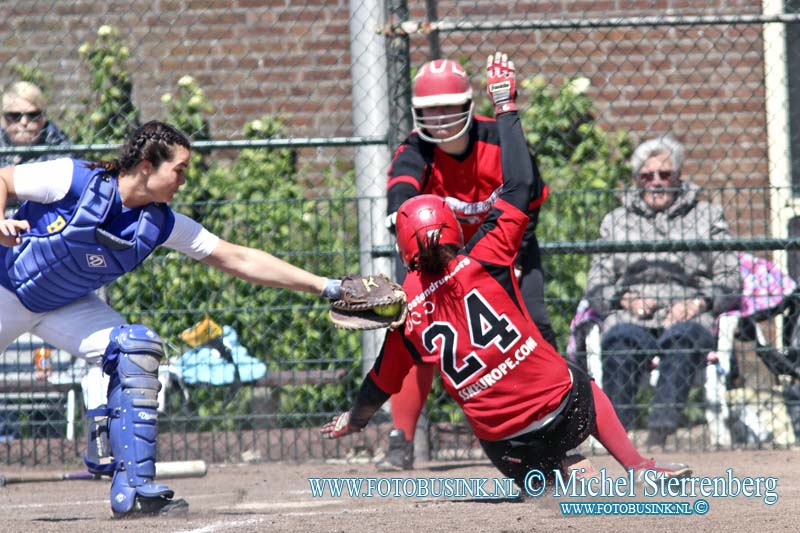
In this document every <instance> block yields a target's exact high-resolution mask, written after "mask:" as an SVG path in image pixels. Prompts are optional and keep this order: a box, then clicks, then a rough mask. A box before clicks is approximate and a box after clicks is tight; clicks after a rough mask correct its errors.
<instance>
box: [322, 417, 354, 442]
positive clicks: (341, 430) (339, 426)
mask: <svg viewBox="0 0 800 533" xmlns="http://www.w3.org/2000/svg"><path fill="white" fill-rule="evenodd" d="M319 431H320V433H322V436H323V437H324V438H326V439H338V438H339V437H344V436H345V435H349V434H351V433H358V432H359V431H361V428H357V427H354V426H351V425H350V411H347V412H345V413H342V414H340V415H337V416H334V417H333V420H331V421H330V422H328V423H327V424H325V425H324V426H322V428H321V429H320V430H319Z"/></svg>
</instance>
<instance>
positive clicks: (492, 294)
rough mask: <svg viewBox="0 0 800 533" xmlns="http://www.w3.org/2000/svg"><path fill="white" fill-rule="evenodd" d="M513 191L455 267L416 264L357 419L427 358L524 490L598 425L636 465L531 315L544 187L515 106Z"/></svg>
mask: <svg viewBox="0 0 800 533" xmlns="http://www.w3.org/2000/svg"><path fill="white" fill-rule="evenodd" d="M497 123H498V125H499V128H498V132H499V138H501V139H502V145H503V148H504V150H503V152H502V156H501V158H502V169H503V189H502V193H501V194H500V196H499V198H497V200H496V201H495V202H494V205H493V206H492V208H491V210H490V212H489V214H488V215H487V216H486V218H485V219H484V220H483V223H482V224H481V225H480V227H479V229H478V230H477V232H475V234H474V235H473V237H472V238H471V239H470V241H469V242H468V243H467V245H466V246H465V247H464V248H463V249H461V250H459V253H458V254H457V255H456V256H455V258H453V259H452V260H451V261H450V262H449V263H448V266H447V268H446V270H445V272H444V273H441V274H433V273H427V272H421V271H418V270H415V271H412V272H410V273H409V274H408V276H407V277H406V280H405V282H404V284H403V289H404V290H405V291H406V296H407V298H408V311H409V312H408V316H407V318H406V323H405V325H404V327H403V328H401V329H398V330H394V331H390V332H389V333H387V335H386V338H385V340H384V344H383V347H382V348H381V353H380V355H379V356H378V358H377V360H376V361H375V364H374V366H373V367H372V369H371V370H370V372H369V374H368V375H367V376H366V377H365V378H364V381H363V383H362V385H361V388H360V390H359V392H358V396H357V398H356V402H355V405H354V406H353V408H352V409H351V410H350V412H349V417H348V418H347V420H348V423H349V425H350V427H352V428H355V429H358V428H363V427H364V426H366V425H367V422H369V419H370V418H371V417H372V415H373V414H374V413H375V412H376V411H377V410H378V409H379V408H380V406H381V405H383V403H384V402H385V401H386V400H387V399H388V398H389V396H390V395H392V394H394V393H396V392H398V391H399V390H400V388H401V386H402V384H403V379H404V377H405V376H406V374H407V373H408V372H409V371H410V370H411V368H413V367H414V366H415V365H417V364H424V365H425V366H428V367H431V366H433V367H436V368H437V370H438V371H439V374H440V375H441V376H442V380H443V382H444V386H445V389H446V390H447V392H448V393H449V394H450V396H452V397H453V399H454V400H456V401H457V402H458V404H459V405H460V406H461V408H462V409H463V410H464V413H465V414H466V417H467V420H468V422H469V424H470V425H471V426H472V429H473V431H474V433H475V435H476V436H477V437H478V438H479V439H480V442H481V445H482V446H483V449H484V450H485V451H486V454H487V455H488V457H489V458H490V459H491V461H492V463H493V464H494V465H495V466H496V467H497V468H498V470H500V472H502V473H503V474H504V475H506V476H508V477H511V478H513V479H514V480H515V482H516V483H517V485H519V486H520V487H523V488H525V487H524V482H525V477H526V475H527V474H528V472H529V471H530V470H532V469H539V470H541V471H542V472H543V473H544V474H545V475H549V476H551V475H552V472H554V471H555V470H558V469H561V467H562V466H561V465H562V459H563V458H564V457H565V456H566V454H567V452H568V451H569V450H572V449H574V448H576V447H577V446H578V445H579V444H580V443H581V442H583V441H584V440H585V439H586V438H587V437H588V436H589V435H590V434H592V435H594V436H595V437H596V438H597V439H598V440H599V441H600V443H601V444H603V446H605V448H606V449H607V450H609V452H610V453H611V454H612V455H613V456H614V457H615V458H616V459H617V460H618V461H619V462H620V464H622V465H623V466H624V467H625V468H632V467H635V465H641V464H643V463H644V462H645V459H644V458H643V457H642V456H641V455H640V454H639V452H638V451H636V448H635V447H634V446H633V444H632V443H631V441H630V439H629V438H628V436H627V434H626V433H625V428H623V427H622V424H621V423H620V421H619V419H618V418H617V416H616V413H614V408H613V406H612V405H611V402H610V401H609V400H608V397H607V396H606V395H605V394H604V393H603V391H602V390H601V389H600V388H599V387H597V385H596V384H595V383H593V382H591V381H590V379H589V377H588V376H587V375H586V374H585V373H584V372H582V371H581V370H579V369H577V368H574V367H571V366H568V365H567V363H566V362H565V360H564V359H563V358H562V357H561V356H560V355H559V354H558V352H556V351H555V349H554V348H553V347H552V346H551V345H550V344H549V343H547V342H545V341H544V339H543V337H542V334H541V333H540V331H539V328H537V326H536V324H535V323H534V322H532V321H531V320H530V317H529V316H528V313H527V311H526V310H525V306H524V303H523V302H522V297H521V295H520V291H519V284H518V283H517V279H516V276H515V275H514V269H513V262H514V258H515V256H516V251H517V250H518V249H519V245H520V242H521V241H522V239H523V236H524V234H525V228H526V226H527V224H528V221H529V219H528V215H527V213H526V210H527V208H528V206H529V205H530V198H531V190H532V189H533V187H534V186H535V182H534V178H533V174H534V173H533V172H532V169H531V168H530V166H528V162H527V161H528V159H527V158H526V157H520V154H525V153H526V151H525V139H524V136H523V134H522V128H521V127H520V125H519V117H518V115H517V113H516V112H508V113H504V114H502V115H501V116H500V117H499V118H498V121H497Z"/></svg>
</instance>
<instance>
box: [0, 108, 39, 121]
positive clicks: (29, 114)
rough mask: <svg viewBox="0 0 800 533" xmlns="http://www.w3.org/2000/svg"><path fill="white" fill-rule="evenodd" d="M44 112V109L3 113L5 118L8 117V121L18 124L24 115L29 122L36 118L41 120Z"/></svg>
mask: <svg viewBox="0 0 800 533" xmlns="http://www.w3.org/2000/svg"><path fill="white" fill-rule="evenodd" d="M42 114H43V111H26V112H24V113H19V112H16V111H10V112H7V113H3V118H4V119H6V122H9V123H11V124H16V123H17V122H19V121H20V120H22V117H25V118H26V119H28V122H33V121H34V120H39V118H41V116H42Z"/></svg>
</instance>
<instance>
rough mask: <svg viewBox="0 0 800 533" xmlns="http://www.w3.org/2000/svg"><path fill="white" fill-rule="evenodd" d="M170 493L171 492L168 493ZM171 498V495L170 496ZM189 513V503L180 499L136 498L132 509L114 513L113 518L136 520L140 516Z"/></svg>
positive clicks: (161, 497) (159, 497) (162, 497)
mask: <svg viewBox="0 0 800 533" xmlns="http://www.w3.org/2000/svg"><path fill="white" fill-rule="evenodd" d="M170 492H172V491H170ZM169 497H170V498H171V497H172V495H171V494H170V495H169ZM188 512H189V502H187V501H186V500H184V499H183V498H180V499H178V500H172V499H169V498H167V497H165V496H155V497H152V498H147V497H144V496H139V495H137V496H136V501H135V502H134V504H133V508H132V509H131V510H130V511H128V512H127V513H118V512H116V511H114V518H138V517H141V516H155V515H158V516H183V515H185V514H186V513H188Z"/></svg>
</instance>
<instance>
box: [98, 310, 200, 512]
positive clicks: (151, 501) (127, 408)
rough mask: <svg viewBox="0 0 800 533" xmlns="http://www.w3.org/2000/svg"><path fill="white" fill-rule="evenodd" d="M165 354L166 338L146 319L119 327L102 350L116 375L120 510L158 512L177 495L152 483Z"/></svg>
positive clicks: (114, 446) (112, 401)
mask: <svg viewBox="0 0 800 533" xmlns="http://www.w3.org/2000/svg"><path fill="white" fill-rule="evenodd" d="M162 355H163V349H162V345H161V338H160V337H159V336H158V335H156V334H155V333H154V332H153V331H152V330H150V329H149V328H147V327H145V326H142V325H133V326H127V325H126V326H120V327H117V328H114V330H113V331H112V332H111V342H110V343H109V345H108V348H107V349H106V353H105V354H104V355H103V371H104V372H105V373H106V374H108V375H109V376H111V381H110V383H109V386H108V390H109V392H108V412H109V420H110V421H109V439H110V441H111V453H112V454H113V456H114V459H115V465H116V471H115V472H114V479H113V480H112V482H111V509H112V511H114V514H115V515H117V516H121V515H125V514H127V513H130V512H131V511H136V512H158V510H159V509H160V508H161V507H163V506H164V505H166V504H168V503H170V499H171V498H172V496H173V491H172V490H170V489H169V488H168V487H167V486H165V485H160V484H157V483H153V478H154V477H155V475H156V440H157V439H156V437H157V436H158V426H157V424H158V400H157V396H158V391H159V389H160V388H161V384H160V383H159V381H158V365H159V362H160V361H161V357H162ZM184 503H185V502H184ZM134 506H136V507H135V508H134ZM154 506H155V511H153V510H152V509H153V508H154ZM148 509H149V510H148Z"/></svg>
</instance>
